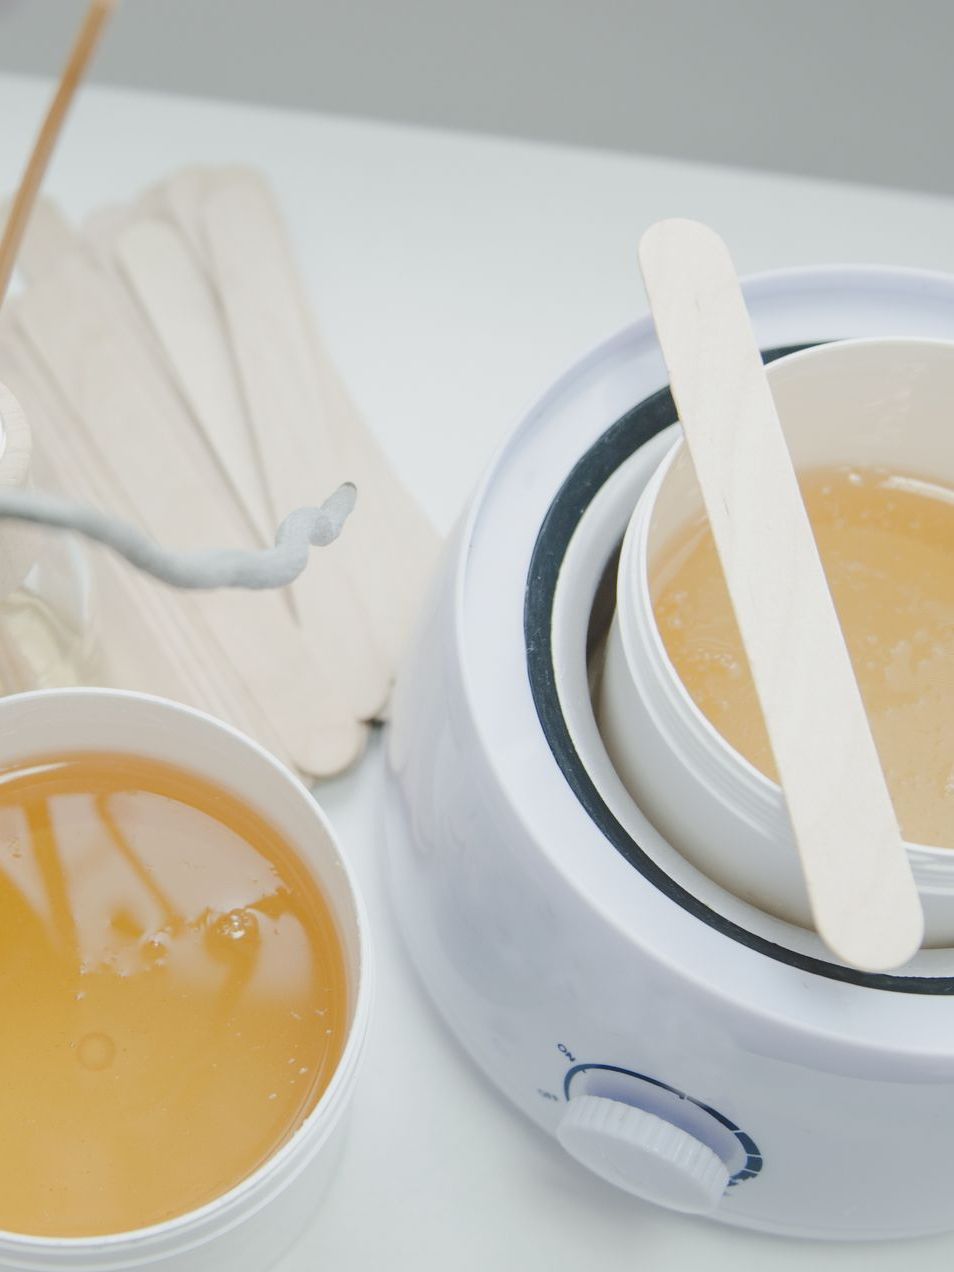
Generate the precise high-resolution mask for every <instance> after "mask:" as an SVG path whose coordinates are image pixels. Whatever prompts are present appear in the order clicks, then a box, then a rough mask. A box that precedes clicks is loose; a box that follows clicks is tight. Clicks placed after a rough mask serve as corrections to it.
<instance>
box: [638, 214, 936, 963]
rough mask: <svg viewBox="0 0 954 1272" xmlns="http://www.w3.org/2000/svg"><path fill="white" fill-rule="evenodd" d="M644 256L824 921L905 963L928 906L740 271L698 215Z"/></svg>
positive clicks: (849, 959)
mask: <svg viewBox="0 0 954 1272" xmlns="http://www.w3.org/2000/svg"><path fill="white" fill-rule="evenodd" d="M639 259H640V264H641V266H642V271H643V279H644V280H645V283H646V290H647V292H648V294H649V302H650V306H651V308H652V312H653V318H654V320H655V323H656V332H657V335H658V337H659V343H660V345H661V346H662V351H663V357H664V358H665V361H666V366H667V368H668V370H669V375H670V380H671V384H672V394H673V398H674V399H675V402H676V406H677V408H678V411H679V419H680V421H681V423H682V427H683V431H684V433H685V437H686V443H687V446H688V448H689V454H690V456H691V457H692V463H693V467H694V468H695V471H696V477H697V478H698V481H699V486H700V488H701V490H702V497H703V503H704V504H705V508H706V513H707V515H708V518H709V524H710V526H711V527H712V535H713V539H714V540H715V545H716V549H717V551H718V554H719V560H720V562H721V564H722V569H723V572H724V574H725V579H726V584H727V586H728V590H729V596H730V597H731V600H732V608H733V609H734V610H735V615H736V618H737V620H738V624H739V630H740V632H741V634H742V642H743V645H744V647H745V652H746V654H747V656H748V659H749V664H750V666H751V669H752V678H753V680H754V682H755V688H756V692H757V694H758V699H759V703H760V704H761V707H762V713H763V716H764V718H765V726H766V729H767V731H768V735H769V741H770V742H771V746H772V752H773V754H774V757H775V762H776V766H777V768H778V772H779V778H780V781H781V785H782V790H783V792H784V795H785V800H786V803H787V805H788V811H789V816H790V818H791V821H792V828H793V830H794V833H795V841H796V843H797V845H798V852H799V856H800V858H801V863H802V870H803V872H804V875H805V883H806V886H807V888H808V895H809V900H810V901H811V907H812V915H813V917H814V919H815V925H816V927H817V929H818V932H819V935H820V936H821V937H822V939H823V940H824V941H825V943H826V944H827V945H828V947H829V948H830V949H831V950H832V951H833V952H834V953H835V954H836V955H837V956H838V957H839V958H840V959H842V960H843V961H844V962H845V963H849V964H851V965H852V966H854V967H859V968H863V969H864V970H866V971H887V970H888V969H891V968H896V967H899V966H901V965H902V964H903V963H906V962H907V961H908V959H910V958H911V957H912V956H913V955H914V954H915V953H916V952H917V950H918V948H919V946H920V944H921V939H922V936H923V931H924V916H923V914H922V911H921V902H920V898H919V896H918V893H917V889H916V887H915V884H914V879H913V877H912V874H911V867H910V864H909V862H908V859H907V853H906V851H905V847H904V843H903V841H902V839H901V832H900V830H899V829H898V822H897V818H896V817H895V814H894V808H893V807H892V803H891V796H890V794H889V792H888V787H887V784H886V782H885V777H884V773H883V772H882V770H881V763H880V760H879V758H878V752H877V750H876V749H875V744H874V739H873V738H872V736H871V728H870V725H869V723H868V717H867V714H866V712H865V707H864V703H863V702H862V699H861V693H860V691H859V689H858V684H857V681H856V680H855V675H854V670H853V668H852V665H851V659H850V657H849V655H848V649H847V647H846V645H845V638H844V635H843V634H842V630H841V626H840V624H839V622H838V615H837V613H836V612H835V606H834V602H833V601H832V598H831V593H830V592H829V590H828V583H827V580H826V578H825V573H824V570H823V568H822V563H821V560H820V558H819V555H818V549H817V547H816V545H815V539H814V536H813V534H812V528H811V524H810V522H809V520H808V514H807V513H806V511H805V505H804V504H803V503H802V498H801V493H800V491H799V488H798V482H797V479H796V476H795V470H794V468H793V466H792V459H791V456H790V454H789V451H788V446H787V444H786V441H785V436H784V434H783V432H782V425H781V422H780V421H779V418H778V412H777V411H776V409H775V402H774V400H773V398H772V392H771V389H770V387H769V383H768V379H767V378H766V375H765V368H764V367H763V365H762V358H761V354H760V353H759V349H758V345H757V344H756V341H755V336H754V333H753V331H752V327H751V324H750V322H749V317H748V313H747V312H746V308H745V301H744V299H743V296H742V291H741V288H740V286H739V282H738V279H737V278H736V274H735V269H734V267H733V265H732V261H731V260H730V258H729V253H728V251H727V250H726V247H725V244H724V243H723V242H722V240H721V239H720V238H719V237H718V236H717V235H716V234H714V233H713V231H712V230H710V229H708V228H707V227H706V226H704V225H700V224H698V222H695V221H684V220H672V221H660V222H658V223H657V224H656V225H654V226H652V227H651V228H650V229H649V230H647V231H646V233H645V234H644V235H643V238H642V241H641V243H640V245H639Z"/></svg>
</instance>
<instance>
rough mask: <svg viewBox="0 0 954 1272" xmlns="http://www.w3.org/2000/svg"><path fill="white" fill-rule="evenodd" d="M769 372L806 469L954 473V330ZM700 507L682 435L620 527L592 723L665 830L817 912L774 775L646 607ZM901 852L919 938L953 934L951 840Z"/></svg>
mask: <svg viewBox="0 0 954 1272" xmlns="http://www.w3.org/2000/svg"><path fill="white" fill-rule="evenodd" d="M769 380H770V382H771V386H772V392H773V396H774V397H775V400H776V404H777V406H778V410H779V415H780V418H781V420H782V424H783V427H784V429H785V434H786V440H787V441H788V444H789V448H790V450H791V452H792V458H793V460H794V462H795V465H796V468H797V469H798V470H799V471H800V472H810V471H811V470H813V469H819V468H826V469H836V468H845V467H847V468H849V469H852V470H859V469H882V470H885V471H886V472H888V473H911V474H916V475H917V477H919V478H924V479H926V482H931V481H933V482H937V483H938V484H939V485H940V486H943V487H954V445H952V438H951V416H950V403H951V402H952V401H954V344H948V343H946V342H939V341H933V342H928V341H921V340H864V341H847V342H839V343H835V344H828V345H822V346H819V347H816V348H814V349H807V350H805V351H803V352H801V353H796V354H794V355H791V356H789V357H786V358H782V359H781V360H780V361H778V362H775V363H773V364H772V366H771V367H770V368H769ZM703 515H704V514H703V510H702V497H701V492H700V491H699V487H698V485H697V484H696V481H695V476H694V474H693V470H692V464H691V462H690V460H689V456H688V452H687V451H686V449H685V447H684V445H683V443H682V442H681V441H677V442H676V443H675V445H674V446H673V448H672V450H671V451H670V452H669V454H668V455H667V456H666V457H665V459H664V460H663V461H662V463H661V464H660V465H659V467H658V468H657V470H656V472H655V473H654V475H653V477H652V480H651V481H650V482H649V484H648V485H647V487H646V489H645V490H644V491H643V493H642V495H641V496H640V498H639V500H638V502H637V505H636V511H635V513H634V515H633V518H632V520H631V522H630V525H629V528H628V530H627V532H626V536H625V539H624V541H623V549H622V555H621V559H620V566H619V572H618V604H617V609H616V614H615V616H614V619H613V624H612V628H611V632H610V636H609V640H608V643H607V652H606V664H605V668H604V672H603V677H602V687H601V691H600V694H599V719H600V727H601V732H602V734H603V738H604V740H605V742H606V745H607V748H608V750H609V752H610V754H611V756H612V758H613V762H614V765H615V767H616V769H617V771H618V773H619V774H620V775H621V776H622V778H623V780H624V782H625V783H626V786H627V788H628V789H629V791H630V792H631V793H632V795H633V797H634V798H635V800H636V801H637V803H638V804H639V805H640V807H641V808H642V809H643V811H644V812H645V813H646V814H647V815H648V816H649V817H650V818H651V820H652V821H653V823H654V824H655V825H656V826H657V827H658V828H659V830H661V831H662V832H663V833H664V834H665V835H666V838H667V839H668V840H669V841H670V842H671V843H672V844H673V845H676V846H678V848H679V850H680V851H681V852H682V853H683V854H685V856H687V857H688V858H689V859H690V860H691V861H693V862H694V863H695V864H696V865H697V866H698V867H699V868H700V869H701V870H702V871H704V872H705V873H706V874H707V875H708V876H710V877H711V878H712V879H714V880H716V881H717V882H718V883H721V884H722V885H723V886H724V887H726V888H727V889H729V890H730V891H731V892H733V893H735V894H736V895H738V896H742V897H745V898H747V899H748V900H750V901H752V902H753V903H754V904H755V905H757V906H759V907H760V908H762V909H764V910H767V911H768V912H769V913H771V914H775V915H778V916H779V917H780V918H783V919H788V920H789V921H790V922H792V923H798V924H801V925H802V926H804V927H811V914H810V912H809V906H808V896H807V893H806V890H805V885H804V881H803V879H802V873H801V869H800V867H799V863H798V856H797V851H796V847H795V840H794V837H793V834H792V830H791V826H790V823H789V820H788V816H787V813H786V811H785V804H784V799H783V796H782V791H781V789H780V788H779V786H778V785H777V783H776V782H774V781H771V780H770V779H769V778H768V777H766V776H765V775H764V774H763V773H761V772H760V771H759V770H758V769H756V768H755V767H753V765H752V764H750V763H749V762H748V761H747V760H746V759H744V758H743V757H742V756H741V755H740V754H739V753H738V752H737V751H735V750H733V749H732V747H731V746H730V745H729V744H728V742H726V740H725V738H723V736H722V735H721V733H719V732H718V730H717V729H716V728H715V727H714V726H713V725H712V724H711V723H710V722H709V720H708V719H707V718H706V717H705V716H704V715H703V713H702V712H701V711H700V709H699V708H698V707H697V705H696V703H695V702H694V701H693V699H692V698H691V697H690V695H689V693H688V692H687V690H686V688H685V686H684V685H683V683H682V681H681V680H680V678H679V675H678V674H677V672H676V669H675V668H674V666H673V664H672V662H671V661H670V658H669V656H668V654H667V652H666V647H665V645H664V643H663V640H662V637H661V636H660V633H659V629H658V627H657V624H656V620H655V616H654V614H653V605H652V599H651V595H650V573H651V567H652V565H653V562H654V560H658V559H659V557H660V556H661V554H664V553H665V552H666V551H667V549H668V546H669V545H670V544H672V542H673V541H674V540H675V539H678V537H679V536H680V533H681V532H682V531H683V529H684V528H685V527H686V526H688V525H691V524H693V523H696V522H698V521H699V520H700V518H701V517H702V516H703ZM951 568H952V569H954V561H952V562H951ZM928 617H929V616H927V615H925V621H927V619H928ZM951 657H952V658H954V649H952V650H951ZM901 687H902V688H903V686H901ZM946 763H947V764H948V765H950V764H952V763H954V756H950V757H948V758H947V761H946ZM943 797H944V796H943V795H942V798H943ZM951 803H952V805H954V798H952V799H951ZM908 855H909V858H910V861H911V866H912V869H913V872H914V877H915V881H916V883H917V885H918V891H919V892H920V894H921V899H922V902H923V905H924V911H925V923H926V942H927V944H929V945H932V946H945V945H947V946H950V945H954V852H952V851H951V850H950V849H949V848H944V847H932V846H929V845H915V844H909V845H908Z"/></svg>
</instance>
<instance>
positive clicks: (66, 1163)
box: [0, 753, 347, 1237]
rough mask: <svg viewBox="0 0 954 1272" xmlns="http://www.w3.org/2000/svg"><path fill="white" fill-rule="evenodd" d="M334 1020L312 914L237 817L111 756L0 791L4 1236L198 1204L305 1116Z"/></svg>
mask: <svg viewBox="0 0 954 1272" xmlns="http://www.w3.org/2000/svg"><path fill="white" fill-rule="evenodd" d="M346 1013H347V987H346V983H345V971H344V962H343V956H342V952H341V946H340V943H339V939H338V936H337V933H336V930H335V927H334V922H333V919H332V917H331V914H330V911H329V909H328V906H327V904H326V902H325V900H324V898H323V897H322V895H321V893H320V891H319V889H318V888H317V886H316V884H315V883H314V881H313V880H312V878H311V876H310V875H309V873H308V872H307V871H306V869H305V867H304V866H303V865H302V864H301V863H300V862H299V860H298V859H297V857H296V856H295V854H294V852H293V851H292V849H291V848H290V846H289V845H288V844H287V843H286V842H285V840H284V839H283V838H282V837H281V836H280V835H279V834H278V833H277V831H276V830H275V829H273V828H272V827H271V826H270V825H269V824H268V823H267V822H266V821H264V820H263V819H262V818H261V817H259V816H258V815H257V814H256V813H254V812H253V811H252V810H251V809H250V808H249V807H248V806H246V805H245V804H244V803H243V802H242V801H241V800H238V799H236V798H234V797H233V796H232V795H230V794H227V793H226V792H225V791H223V790H221V789H219V788H218V787H216V786H213V785H211V784H209V783H207V782H205V781H204V780H201V779H200V778H198V777H195V776H193V775H191V774H189V773H186V772H184V771H182V770H179V769H178V768H174V767H171V766H168V765H165V764H160V763H156V762H154V761H151V760H146V759H139V758H134V757H130V756H128V755H113V754H97V753H90V754H83V755H62V756H53V757H45V758H43V759H40V760H34V761H31V762H30V763H29V764H24V765H22V766H20V767H18V768H14V769H8V770H6V771H4V772H2V773H0V1021H2V1033H0V1129H2V1144H3V1147H2V1152H0V1229H4V1230H7V1231H13V1232H19V1233H32V1234H36V1235H44V1236H49V1235H53V1236H70V1237H76V1236H90V1235H98V1234H103V1233H109V1232H121V1231H127V1230H129V1229H133V1228H138V1227H143V1226H146V1225H150V1224H155V1223H158V1222H160V1221H162V1220H164V1219H168V1218H170V1217H172V1216H175V1215H179V1214H182V1213H183V1212H185V1211H187V1210H191V1209H193V1208H195V1207H198V1206H201V1205H203V1204H204V1203H206V1202H209V1201H211V1200H213V1199H214V1198H215V1197H217V1196H219V1195H220V1194H221V1193H223V1192H225V1191H227V1190H228V1189H229V1188H231V1187H232V1186H233V1185H235V1184H237V1183H238V1182H239V1181H240V1180H242V1179H243V1178H244V1177H246V1176H247V1175H249V1174H250V1173H251V1172H252V1171H254V1170H255V1169H256V1167H258V1166H260V1165H261V1164H262V1163H263V1162H264V1161H265V1160H266V1159H267V1158H268V1157H269V1156H270V1155H271V1154H272V1153H273V1152H274V1151H275V1150H276V1149H277V1148H278V1147H279V1146H280V1145H281V1144H282V1143H283V1142H284V1141H285V1140H287V1139H288V1137H289V1136H290V1135H291V1134H292V1133H293V1132H294V1131H295V1130H296V1129H297V1127H298V1126H300V1124H301V1122H302V1121H303V1119H304V1118H305V1117H306V1116H307V1114H308V1113H309V1112H310V1111H311V1109H312V1108H313V1107H314V1106H315V1104H316V1102H317V1100H318V1098H319V1096H320V1095H321V1093H322V1091H323V1090H324V1088H325V1087H326V1086H327V1084H328V1081H329V1079H330V1077H331V1074H332V1072H333V1071H334V1068H335V1066H336V1064H337V1061H338V1058H339V1056H340V1054H341V1050H342V1046H343V1042H344V1036H345V1029H346Z"/></svg>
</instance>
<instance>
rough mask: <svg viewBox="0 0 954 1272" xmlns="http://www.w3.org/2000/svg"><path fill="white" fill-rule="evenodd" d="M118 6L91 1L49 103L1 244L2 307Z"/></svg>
mask: <svg viewBox="0 0 954 1272" xmlns="http://www.w3.org/2000/svg"><path fill="white" fill-rule="evenodd" d="M117 3H118V0H92V3H91V4H90V6H89V9H88V10H87V11H86V17H85V18H84V19H83V24H82V26H81V27H80V29H79V31H78V33H77V36H76V39H75V40H74V42H73V47H72V49H71V50H70V55H69V58H68V59H67V62H66V66H65V67H64V69H63V74H62V75H61V76H60V82H59V85H58V87H57V90H56V94H55V96H54V98H53V101H52V102H51V103H50V109H49V110H48V111H47V113H46V118H45V119H44V121H43V125H42V127H41V128H40V132H39V135H38V137H37V139H36V145H35V146H34V147H33V153H32V154H31V155H30V159H29V161H28V163H27V166H26V170H25V171H24V173H23V179H22V181H21V182H20V188H19V189H18V190H17V193H16V196H15V197H14V200H13V204H12V206H11V208H10V216H9V218H8V220H7V225H6V230H5V231H4V235H3V239H2V241H0V305H2V304H3V300H4V297H5V296H6V294H7V288H8V287H9V286H10V279H11V277H12V276H13V267H14V265H15V264H16V259H17V253H18V252H19V250H20V244H21V242H22V241H23V235H24V233H25V232H26V227H27V224H28V222H29V220H30V212H31V211H32V210H33V204H34V203H35V201H36V196H37V195H38V194H39V191H40V185H41V183H42V181H43V175H44V173H45V172H46V169H47V165H48V164H49V162H50V156H51V155H52V153H53V149H54V147H55V145H56V142H57V138H58V137H59V135H60V132H61V130H62V128H63V123H64V120H65V119H66V115H67V112H68V111H69V108H70V104H71V102H72V100H73V97H74V96H75V94H76V90H77V88H78V87H79V84H80V81H81V80H82V78H83V75H84V74H85V72H86V68H87V67H88V66H89V63H90V59H91V58H92V56H93V54H94V53H95V51H96V47H97V45H98V44H99V41H100V37H101V36H102V33H103V29H104V27H105V26H106V23H107V22H108V21H109V18H110V17H111V16H112V13H113V10H114V9H115V8H116V5H117Z"/></svg>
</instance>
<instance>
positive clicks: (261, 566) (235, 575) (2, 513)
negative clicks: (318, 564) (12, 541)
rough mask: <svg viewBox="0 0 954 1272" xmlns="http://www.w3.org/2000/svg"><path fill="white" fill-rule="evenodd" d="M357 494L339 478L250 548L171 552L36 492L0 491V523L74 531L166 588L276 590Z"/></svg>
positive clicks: (122, 525)
mask: <svg viewBox="0 0 954 1272" xmlns="http://www.w3.org/2000/svg"><path fill="white" fill-rule="evenodd" d="M356 498H357V491H356V489H355V487H354V486H353V485H352V484H351V482H345V483H344V485H342V486H339V487H338V489H337V490H336V491H335V492H334V494H332V495H330V496H329V497H328V498H327V499H326V500H325V502H324V503H323V504H321V505H320V507H314V508H311V507H309V508H296V509H295V511H294V512H290V513H289V514H288V516H287V517H286V518H285V519H284V521H282V523H281V525H280V526H279V527H278V531H277V533H276V535H275V544H274V547H270V548H260V549H250V550H246V549H242V548H206V549H202V550H198V551H190V552H176V551H173V550H171V549H169V548H164V547H162V546H161V545H160V544H158V543H156V542H154V540H152V539H150V538H149V537H148V535H145V534H143V533H142V531H141V530H137V529H136V527H135V526H131V525H130V524H129V523H128V522H125V521H120V520H118V519H117V518H114V517H110V516H107V514H106V513H104V512H100V511H99V510H98V509H96V508H90V507H87V506H86V505H85V504H80V503H74V502H73V501H72V500H70V499H63V498H61V497H60V496H59V495H53V494H49V493H47V492H45V491H40V490H23V489H9V490H0V520H9V521H27V522H31V523H32V524H34V525H41V526H50V527H53V528H56V529H61V530H74V531H76V532H77V533H78V534H81V535H83V536H84V538H87V539H92V540H94V541H95V542H97V543H101V544H104V545H105V546H106V547H108V548H112V550H113V551H114V552H117V553H119V555H120V556H122V557H125V558H126V560H127V561H129V562H130V563H131V564H132V565H134V566H136V567H137V569H140V570H142V571H144V572H145V573H146V574H151V575H152V576H153V577H154V578H157V579H160V580H161V581H162V582H164V583H168V584H170V585H171V586H172V587H178V588H194V589H211V588H219V587H233V588H275V587H284V586H285V585H286V584H288V583H292V582H294V580H295V579H297V578H298V576H299V575H300V574H301V573H302V571H303V570H304V568H305V566H306V565H307V564H308V557H309V554H310V550H311V548H312V547H327V545H328V544H329V543H333V542H334V541H335V539H337V537H338V535H339V534H340V533H341V530H342V527H343V526H344V523H345V521H346V520H347V519H348V516H349V514H350V513H351V510H352V509H353V508H354V505H355V499H356Z"/></svg>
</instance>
